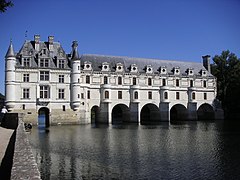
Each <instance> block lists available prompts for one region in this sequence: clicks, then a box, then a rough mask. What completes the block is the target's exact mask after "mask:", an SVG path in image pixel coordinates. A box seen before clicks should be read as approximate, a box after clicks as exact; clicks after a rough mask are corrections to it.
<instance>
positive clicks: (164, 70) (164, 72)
mask: <svg viewBox="0 0 240 180" xmlns="http://www.w3.org/2000/svg"><path fill="white" fill-rule="evenodd" d="M159 72H160V74H167V67H166V66H162V67H160V68H159Z"/></svg>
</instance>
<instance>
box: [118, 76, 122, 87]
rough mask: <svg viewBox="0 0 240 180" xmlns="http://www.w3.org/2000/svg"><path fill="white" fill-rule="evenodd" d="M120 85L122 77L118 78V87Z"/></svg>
mask: <svg viewBox="0 0 240 180" xmlns="http://www.w3.org/2000/svg"><path fill="white" fill-rule="evenodd" d="M121 84H122V77H120V76H119V77H118V85H121Z"/></svg>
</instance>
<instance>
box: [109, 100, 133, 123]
mask: <svg viewBox="0 0 240 180" xmlns="http://www.w3.org/2000/svg"><path fill="white" fill-rule="evenodd" d="M123 122H130V110H129V108H128V107H127V106H126V105H124V104H118V105H116V106H114V108H113V109H112V123H113V124H118V123H123Z"/></svg>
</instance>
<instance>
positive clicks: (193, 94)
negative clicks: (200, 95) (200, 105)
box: [192, 92, 196, 100]
mask: <svg viewBox="0 0 240 180" xmlns="http://www.w3.org/2000/svg"><path fill="white" fill-rule="evenodd" d="M192 99H193V100H194V99H196V94H195V92H193V93H192Z"/></svg>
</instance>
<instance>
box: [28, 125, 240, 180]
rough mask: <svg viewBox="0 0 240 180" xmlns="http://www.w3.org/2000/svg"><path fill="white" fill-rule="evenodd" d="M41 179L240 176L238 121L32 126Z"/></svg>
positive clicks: (223, 177) (239, 131) (31, 136)
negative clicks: (47, 127) (45, 127)
mask: <svg viewBox="0 0 240 180" xmlns="http://www.w3.org/2000/svg"><path fill="white" fill-rule="evenodd" d="M28 136H29V140H30V144H31V146H32V148H33V154H34V156H35V158H36V161H37V164H38V167H39V170H40V173H41V177H42V179H44V180H45V179H191V180H192V179H240V123H227V122H223V121H217V122H181V123H177V124H169V123H167V122H166V123H161V124H158V125H136V124H131V125H129V124H127V125H109V126H108V125H71V126H66V125H65V126H51V127H50V128H49V129H48V130H44V129H38V128H37V127H34V128H33V129H32V131H31V133H29V135H28Z"/></svg>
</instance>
